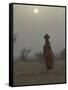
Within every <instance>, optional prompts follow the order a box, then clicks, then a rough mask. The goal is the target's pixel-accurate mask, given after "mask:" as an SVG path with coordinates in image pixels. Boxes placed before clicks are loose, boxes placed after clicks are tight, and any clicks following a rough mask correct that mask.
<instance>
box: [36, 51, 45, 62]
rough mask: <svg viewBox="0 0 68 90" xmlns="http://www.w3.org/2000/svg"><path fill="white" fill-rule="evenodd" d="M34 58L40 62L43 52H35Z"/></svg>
mask: <svg viewBox="0 0 68 90" xmlns="http://www.w3.org/2000/svg"><path fill="white" fill-rule="evenodd" d="M35 58H36V59H37V60H38V61H41V62H42V58H43V54H42V53H41V52H38V53H36V54H35Z"/></svg>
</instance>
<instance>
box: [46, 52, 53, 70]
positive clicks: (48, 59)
mask: <svg viewBox="0 0 68 90" xmlns="http://www.w3.org/2000/svg"><path fill="white" fill-rule="evenodd" d="M44 60H45V64H46V68H47V69H52V68H53V65H54V62H53V57H52V54H51V52H48V54H47V55H45V57H44Z"/></svg>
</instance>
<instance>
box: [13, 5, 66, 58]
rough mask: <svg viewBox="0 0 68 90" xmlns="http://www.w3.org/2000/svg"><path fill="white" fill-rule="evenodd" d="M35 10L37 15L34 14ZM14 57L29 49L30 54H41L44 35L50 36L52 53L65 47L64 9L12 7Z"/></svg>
mask: <svg viewBox="0 0 68 90" xmlns="http://www.w3.org/2000/svg"><path fill="white" fill-rule="evenodd" d="M35 8H37V10H38V13H35V12H34V9H35ZM13 24H14V29H13V30H14V34H16V33H17V41H16V43H14V56H15V57H17V56H19V55H20V52H21V49H23V48H31V49H32V53H33V54H34V53H35V52H39V51H41V52H43V45H44V38H43V37H44V35H45V34H46V33H48V34H49V35H50V42H51V47H52V50H53V52H54V53H56V52H59V51H61V50H62V49H63V48H64V47H65V8H63V7H48V6H29V5H14V23H13Z"/></svg>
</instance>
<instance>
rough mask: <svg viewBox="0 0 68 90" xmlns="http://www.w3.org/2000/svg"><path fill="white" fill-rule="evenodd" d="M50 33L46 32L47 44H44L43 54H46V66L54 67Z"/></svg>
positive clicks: (48, 67)
mask: <svg viewBox="0 0 68 90" xmlns="http://www.w3.org/2000/svg"><path fill="white" fill-rule="evenodd" d="M49 38H50V37H49V35H48V34H45V36H44V39H45V45H44V46H43V56H44V60H45V64H46V68H47V69H48V70H49V69H52V68H53V64H54V61H53V59H54V54H53V52H52V49H51V46H50V42H49Z"/></svg>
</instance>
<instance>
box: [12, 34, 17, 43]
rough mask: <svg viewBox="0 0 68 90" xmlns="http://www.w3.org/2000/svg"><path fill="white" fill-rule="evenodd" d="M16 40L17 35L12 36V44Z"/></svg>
mask: <svg viewBox="0 0 68 90" xmlns="http://www.w3.org/2000/svg"><path fill="white" fill-rule="evenodd" d="M16 39H17V34H14V35H13V42H16Z"/></svg>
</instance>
